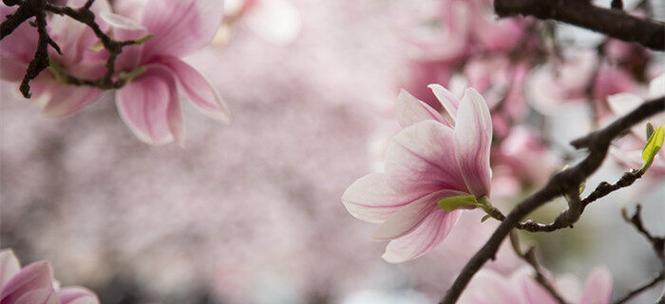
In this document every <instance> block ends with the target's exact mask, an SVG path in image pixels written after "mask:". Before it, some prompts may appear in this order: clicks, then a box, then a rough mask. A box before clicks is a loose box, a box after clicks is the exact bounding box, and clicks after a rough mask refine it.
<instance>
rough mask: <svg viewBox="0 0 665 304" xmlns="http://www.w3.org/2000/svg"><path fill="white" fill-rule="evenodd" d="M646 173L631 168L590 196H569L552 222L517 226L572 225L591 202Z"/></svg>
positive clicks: (543, 229)
mask: <svg viewBox="0 0 665 304" xmlns="http://www.w3.org/2000/svg"><path fill="white" fill-rule="evenodd" d="M644 173H645V171H643V170H631V171H629V172H625V173H624V174H623V175H622V176H621V178H620V179H619V180H618V181H617V182H615V183H614V184H610V183H608V182H601V183H600V184H598V186H597V187H596V189H595V190H594V191H593V192H591V193H590V194H589V196H587V197H585V198H584V199H582V200H571V199H570V198H569V204H568V209H566V210H565V211H563V212H562V213H561V214H559V215H558V216H557V217H556V218H555V220H554V221H553V222H552V223H549V224H542V223H538V222H535V221H533V220H526V221H524V222H521V223H518V224H517V225H516V226H515V228H517V229H520V230H525V231H529V232H552V231H556V230H559V229H564V228H569V227H572V225H573V224H575V223H576V222H577V221H578V220H579V218H580V216H581V215H582V213H583V212H584V209H585V208H586V207H587V206H588V205H589V204H591V203H593V202H595V201H597V200H598V199H600V198H603V197H605V196H607V195H609V194H610V193H612V192H614V191H617V190H619V189H622V188H625V187H628V186H630V185H632V184H633V183H634V182H635V181H636V180H638V179H639V178H640V177H642V175H644ZM486 211H487V214H488V215H490V216H491V217H492V218H495V219H497V220H499V221H503V220H505V218H506V216H505V215H504V214H503V213H501V211H499V210H498V209H496V208H492V209H489V210H486Z"/></svg>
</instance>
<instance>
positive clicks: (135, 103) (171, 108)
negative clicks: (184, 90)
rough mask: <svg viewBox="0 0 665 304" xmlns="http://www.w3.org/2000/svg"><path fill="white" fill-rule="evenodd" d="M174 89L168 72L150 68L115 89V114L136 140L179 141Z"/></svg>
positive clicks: (176, 98)
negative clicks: (116, 111)
mask: <svg viewBox="0 0 665 304" xmlns="http://www.w3.org/2000/svg"><path fill="white" fill-rule="evenodd" d="M176 86H177V85H176V82H175V79H173V76H171V72H170V70H168V69H167V68H164V67H161V66H157V65H153V66H149V67H148V68H147V69H146V72H145V73H143V74H142V75H141V76H139V77H138V78H137V79H134V81H132V82H130V83H129V84H127V85H125V86H124V87H123V88H122V89H120V90H118V93H117V95H116V104H117V106H118V112H119V113H120V116H121V117H122V119H123V121H124V122H125V123H126V124H127V126H129V128H130V129H131V130H132V131H133V132H134V134H135V135H136V137H138V138H139V139H140V140H142V141H144V142H146V143H149V144H153V145H159V144H165V143H168V142H171V141H172V140H173V139H174V138H175V139H176V141H178V142H180V141H181V139H182V113H181V112H180V103H179V102H178V95H177V87H176Z"/></svg>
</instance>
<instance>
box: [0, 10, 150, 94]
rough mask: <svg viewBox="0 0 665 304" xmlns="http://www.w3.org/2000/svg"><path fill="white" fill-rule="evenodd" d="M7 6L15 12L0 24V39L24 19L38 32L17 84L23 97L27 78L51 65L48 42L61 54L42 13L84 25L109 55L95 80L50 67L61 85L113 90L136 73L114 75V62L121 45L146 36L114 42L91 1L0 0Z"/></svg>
mask: <svg viewBox="0 0 665 304" xmlns="http://www.w3.org/2000/svg"><path fill="white" fill-rule="evenodd" d="M3 2H4V3H5V5H7V6H18V8H17V9H16V11H15V12H14V13H13V14H12V15H10V16H8V17H7V18H6V19H5V20H4V21H3V22H2V23H1V24H0V40H2V39H3V38H4V37H6V36H8V35H10V34H12V32H13V31H14V30H15V29H16V28H18V27H19V26H20V25H21V24H22V23H23V22H26V21H28V20H29V19H30V18H32V17H34V18H35V24H34V26H35V27H36V28H37V33H38V34H39V41H38V44H37V50H36V51H35V55H34V58H33V59H32V61H31V62H30V64H29V65H28V68H27V70H26V73H25V76H24V78H23V81H22V82H21V85H20V91H21V93H22V94H23V96H24V97H25V98H30V97H31V94H30V81H32V80H33V79H35V78H36V77H37V76H38V75H39V74H40V73H41V72H42V71H44V70H45V69H47V68H49V67H51V66H53V64H55V63H53V62H51V60H50V58H49V54H48V46H49V45H51V46H52V47H53V48H54V49H55V50H56V51H57V52H58V53H61V50H60V47H59V46H58V45H57V44H56V43H55V41H53V40H52V39H51V37H50V36H49V34H48V31H47V20H46V13H47V12H48V13H53V14H57V15H61V16H67V17H69V18H72V19H74V20H76V21H78V22H80V23H83V24H85V25H86V26H88V27H89V28H90V29H91V30H92V31H93V32H94V33H95V36H97V38H99V40H100V41H101V43H102V45H103V46H104V49H106V51H108V53H109V56H108V59H107V61H106V64H105V65H106V72H105V73H104V75H103V76H101V77H99V78H97V79H83V78H78V77H76V76H74V75H71V74H69V73H68V72H67V71H64V70H60V69H52V72H53V73H55V74H56V75H54V77H55V78H56V79H58V80H59V81H61V82H63V83H64V84H69V85H77V86H91V87H96V88H99V89H103V90H109V89H117V88H120V87H122V86H124V85H125V83H126V82H127V81H128V80H129V79H131V77H134V76H135V75H131V74H136V73H134V72H137V71H132V72H130V73H129V74H130V76H128V77H123V75H122V74H121V76H120V77H117V79H116V78H114V77H115V74H116V71H115V62H116V59H117V58H118V56H119V55H120V53H122V50H123V48H124V47H126V46H129V45H136V44H141V43H143V42H145V41H146V40H147V39H149V38H150V37H149V36H146V37H144V38H141V39H137V40H126V41H117V40H114V39H112V38H111V37H110V36H109V35H107V34H106V33H105V32H104V31H103V30H102V29H101V28H100V26H99V25H98V24H97V22H96V21H95V14H94V13H93V12H92V10H91V7H92V4H93V3H94V0H87V1H86V2H85V4H83V5H82V6H81V7H79V8H76V9H75V8H71V7H68V6H58V5H54V4H51V3H48V2H47V0H3Z"/></svg>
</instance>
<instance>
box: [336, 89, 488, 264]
mask: <svg viewBox="0 0 665 304" xmlns="http://www.w3.org/2000/svg"><path fill="white" fill-rule="evenodd" d="M430 87H431V89H432V90H433V92H434V94H435V95H436V96H437V97H438V98H439V100H440V101H441V103H442V104H441V107H442V108H445V110H446V112H447V115H445V116H444V115H442V114H440V113H439V112H437V111H436V110H435V109H434V108H433V107H431V106H430V105H428V104H427V103H425V102H423V101H421V100H418V99H416V98H415V97H413V96H411V95H410V94H408V93H407V92H405V91H402V93H401V94H400V96H399V100H398V104H397V108H398V115H399V123H400V125H401V126H402V128H403V129H402V130H401V131H400V132H399V133H398V134H396V135H395V136H394V137H393V139H392V142H391V144H390V146H389V147H388V150H387V152H386V162H385V172H384V173H372V174H369V175H367V176H365V177H362V178H360V179H359V180H357V181H356V182H355V183H353V184H352V185H351V186H350V187H349V188H348V189H347V190H346V192H345V193H344V195H343V197H342V201H343V203H344V206H345V207H346V209H347V210H348V211H349V212H350V213H351V215H353V216H354V217H356V218H358V219H360V220H364V221H367V222H370V223H377V224H380V225H379V228H378V229H377V231H376V232H375V234H374V237H375V238H377V239H381V240H389V241H390V243H389V244H388V246H387V248H386V252H385V253H384V255H383V258H384V259H385V260H386V261H388V262H394V263H398V262H403V261H407V260H410V259H414V258H417V257H419V256H421V255H423V254H425V253H427V252H429V251H430V250H432V249H433V248H434V247H435V246H436V245H437V244H439V243H440V242H441V241H442V240H443V239H444V238H446V236H447V235H448V233H449V232H450V230H451V229H452V227H453V226H454V225H455V223H456V222H457V220H458V218H459V217H460V216H461V215H462V214H463V213H464V212H465V211H464V210H463V209H465V208H472V207H473V206H472V205H464V206H459V207H462V208H461V209H459V208H455V206H450V205H446V204H442V200H445V199H447V198H453V199H454V198H467V199H470V201H473V202H476V203H478V204H481V203H482V202H486V200H487V198H488V196H489V195H490V179H491V170H490V146H491V141H492V118H491V117H490V113H489V109H488V107H487V104H486V102H485V99H484V98H483V97H482V96H481V95H480V94H479V93H478V92H477V91H476V90H474V89H471V88H469V89H467V90H466V91H465V93H464V96H463V97H462V99H461V100H460V99H458V98H456V97H455V95H453V94H452V93H451V92H450V91H448V90H446V89H444V88H443V87H441V86H439V85H431V86H430Z"/></svg>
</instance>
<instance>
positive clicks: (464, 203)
mask: <svg viewBox="0 0 665 304" xmlns="http://www.w3.org/2000/svg"><path fill="white" fill-rule="evenodd" d="M437 205H438V206H439V208H441V209H443V210H444V211H447V212H450V211H453V210H457V209H459V208H464V207H477V206H478V200H477V199H476V197H475V196H473V195H471V194H464V195H455V196H449V197H444V198H442V199H440V200H439V202H438V203H437Z"/></svg>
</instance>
